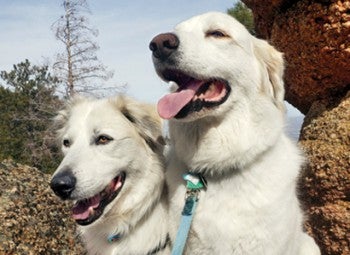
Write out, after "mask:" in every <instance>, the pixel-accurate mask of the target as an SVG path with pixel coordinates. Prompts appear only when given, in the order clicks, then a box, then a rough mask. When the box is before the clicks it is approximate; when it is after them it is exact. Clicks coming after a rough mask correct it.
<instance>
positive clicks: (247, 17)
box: [227, 1, 255, 35]
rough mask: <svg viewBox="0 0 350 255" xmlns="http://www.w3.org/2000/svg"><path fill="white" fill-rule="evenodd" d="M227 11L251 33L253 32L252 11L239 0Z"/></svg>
mask: <svg viewBox="0 0 350 255" xmlns="http://www.w3.org/2000/svg"><path fill="white" fill-rule="evenodd" d="M227 13H228V14H229V15H231V16H232V17H234V18H236V19H237V20H238V21H239V22H241V23H242V24H243V25H244V26H245V27H246V28H247V29H248V31H249V32H250V33H251V34H253V35H254V34H255V28H254V17H253V12H252V11H251V10H250V9H249V8H248V7H247V6H246V5H245V4H244V3H242V2H241V1H238V2H237V3H236V4H235V5H234V6H233V7H232V8H230V9H228V10H227Z"/></svg>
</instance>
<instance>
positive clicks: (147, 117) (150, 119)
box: [117, 96, 165, 152]
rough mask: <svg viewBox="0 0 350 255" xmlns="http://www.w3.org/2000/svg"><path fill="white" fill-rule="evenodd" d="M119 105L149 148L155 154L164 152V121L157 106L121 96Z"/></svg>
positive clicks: (118, 100) (118, 101)
mask: <svg viewBox="0 0 350 255" xmlns="http://www.w3.org/2000/svg"><path fill="white" fill-rule="evenodd" d="M117 104H118V108H119V109H120V111H121V112H122V114H123V115H124V116H125V117H126V118H127V119H128V120H129V121H130V122H131V123H132V124H133V125H134V126H135V127H136V129H137V131H138V133H139V134H140V135H141V137H142V138H143V139H144V140H145V141H146V143H147V144H148V146H149V147H150V148H151V149H152V150H153V151H155V152H162V151H163V148H164V145H165V140H164V138H163V136H162V120H161V118H160V117H159V115H158V113H157V110H156V107H155V105H151V104H146V103H140V102H136V101H134V100H132V99H131V98H127V97H125V96H119V97H118V99H117Z"/></svg>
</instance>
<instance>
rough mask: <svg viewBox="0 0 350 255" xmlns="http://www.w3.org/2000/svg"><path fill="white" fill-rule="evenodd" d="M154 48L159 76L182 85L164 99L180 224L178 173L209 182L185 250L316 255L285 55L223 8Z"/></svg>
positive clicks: (163, 37) (161, 107) (161, 38)
mask: <svg viewBox="0 0 350 255" xmlns="http://www.w3.org/2000/svg"><path fill="white" fill-rule="evenodd" d="M150 49H151V50H152V51H153V62H154V65H155V69H156V71H157V73H158V75H159V76H160V77H161V78H162V79H163V80H165V81H172V82H174V83H176V85H177V86H175V87H176V88H175V89H173V92H172V93H171V94H169V95H166V96H164V97H163V98H162V99H161V100H160V101H159V102H158V112H159V114H160V115H161V117H163V118H164V119H170V121H169V132H170V139H171V142H172V148H171V151H170V153H169V154H170V158H169V165H168V169H167V172H166V174H167V181H168V183H169V186H170V189H169V194H170V211H171V217H173V218H174V219H177V220H176V222H179V221H180V217H181V211H182V208H183V205H184V197H185V192H186V188H185V182H184V181H183V180H182V178H181V176H182V174H183V173H186V172H188V171H190V172H193V173H199V174H201V175H202V176H203V177H204V178H205V179H206V181H207V188H206V189H205V190H202V191H201V192H200V196H199V201H198V206H197V210H196V211H195V214H194V219H193V222H192V226H191V231H190V234H189V239H188V241H187V245H186V248H185V249H186V254H220V255H227V254H245V255H246V254H254V255H258V254H263V255H272V254H281V255H287V254H290V255H296V254H303V255H313V254H320V251H319V248H318V247H317V245H316V244H315V242H314V240H313V239H312V238H311V237H309V236H308V235H307V234H306V233H304V232H303V230H302V225H303V214H302V211H301V209H300V206H299V202H298V199H297V191H296V181H297V177H298V174H299V169H300V165H301V164H302V161H303V159H302V156H301V153H300V151H299V150H298V149H297V147H296V145H295V144H294V143H292V142H291V141H290V140H289V139H288V138H287V137H286V135H285V134H284V130H283V121H284V106H283V97H284V88H283V81H282V74H283V59H282V54H281V53H279V52H278V51H276V50H275V49H274V48H273V47H272V46H270V45H269V44H268V43H267V42H266V41H263V40H259V39H257V38H255V37H253V36H252V35H250V34H249V32H248V31H247V30H246V29H245V28H244V26H243V25H241V24H240V23H239V22H237V21H236V20H235V19H233V18H232V17H230V16H228V15H225V14H221V13H207V14H203V15H200V16H196V17H194V18H191V19H189V20H187V21H185V22H183V23H180V24H179V25H178V26H176V28H175V31H174V32H173V33H166V34H160V35H158V36H156V37H155V38H154V39H153V40H152V42H151V43H150ZM177 227H178V224H177V225H176V226H173V227H172V230H171V237H172V239H174V237H175V234H176V229H177Z"/></svg>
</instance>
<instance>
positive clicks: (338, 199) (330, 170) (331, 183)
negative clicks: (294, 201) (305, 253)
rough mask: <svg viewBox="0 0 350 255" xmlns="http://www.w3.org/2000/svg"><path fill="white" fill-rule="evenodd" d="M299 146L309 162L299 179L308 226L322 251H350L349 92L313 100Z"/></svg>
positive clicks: (342, 254)
mask: <svg viewBox="0 0 350 255" xmlns="http://www.w3.org/2000/svg"><path fill="white" fill-rule="evenodd" d="M300 145H301V146H302V148H303V149H304V151H305V153H306V155H308V162H309V163H308V164H307V166H306V167H305V169H304V171H303V174H302V176H301V179H300V194H301V199H302V201H303V203H304V205H305V207H306V211H307V215H308V222H307V224H306V228H307V230H308V232H309V233H311V235H312V236H314V237H315V239H316V241H317V243H318V244H319V245H320V248H321V250H322V254H332V255H345V254H350V93H349V95H348V96H347V97H345V98H344V99H342V100H340V103H339V101H327V100H321V101H317V102H314V103H313V105H312V106H311V108H310V111H309V113H308V114H307V115H306V117H305V122H304V125H303V128H302V132H301V137H300Z"/></svg>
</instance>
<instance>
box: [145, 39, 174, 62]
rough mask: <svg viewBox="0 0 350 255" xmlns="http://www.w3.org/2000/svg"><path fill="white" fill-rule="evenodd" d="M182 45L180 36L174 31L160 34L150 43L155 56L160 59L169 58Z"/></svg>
mask: <svg viewBox="0 0 350 255" xmlns="http://www.w3.org/2000/svg"><path fill="white" fill-rule="evenodd" d="M179 45H180V41H179V38H178V37H177V36H176V35H175V34H172V33H165V34H159V35H157V36H156V37H154V38H153V39H152V41H151V42H150V44H149V48H150V50H151V51H152V52H153V56H154V57H155V58H158V59H160V60H165V59H167V58H168V57H169V56H170V55H171V53H173V52H174V51H175V50H176V49H177V48H178V47H179Z"/></svg>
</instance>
